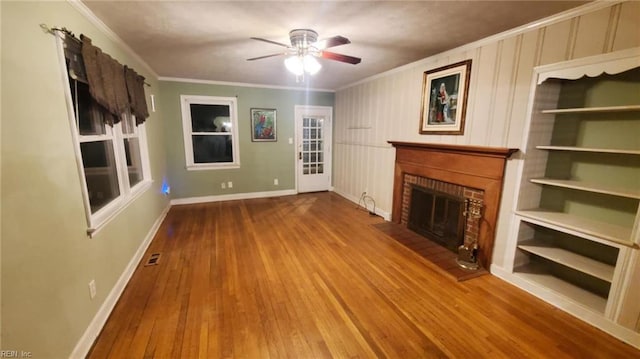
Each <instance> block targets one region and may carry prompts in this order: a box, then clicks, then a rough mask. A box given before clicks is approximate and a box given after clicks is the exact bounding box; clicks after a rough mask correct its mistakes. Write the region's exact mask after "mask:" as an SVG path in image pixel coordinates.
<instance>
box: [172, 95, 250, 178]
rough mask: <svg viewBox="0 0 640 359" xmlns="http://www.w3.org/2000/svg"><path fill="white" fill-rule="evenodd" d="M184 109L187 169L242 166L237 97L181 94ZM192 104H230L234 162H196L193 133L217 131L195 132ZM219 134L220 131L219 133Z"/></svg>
mask: <svg viewBox="0 0 640 359" xmlns="http://www.w3.org/2000/svg"><path fill="white" fill-rule="evenodd" d="M180 104H181V109H182V133H183V135H184V154H185V162H186V167H187V170H189V171H194V170H195V171H197V170H218V169H230V168H240V146H239V142H240V137H239V136H238V104H237V99H236V98H235V97H219V96H195V95H180ZM191 105H225V106H229V118H230V120H231V132H225V133H224V135H227V136H228V135H230V136H231V144H232V152H233V153H232V156H233V160H232V162H215V163H195V161H194V156H193V141H192V136H193V135H214V134H216V133H215V132H193V129H192V126H191ZM218 134H219V133H218Z"/></svg>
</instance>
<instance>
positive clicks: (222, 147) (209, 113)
mask: <svg viewBox="0 0 640 359" xmlns="http://www.w3.org/2000/svg"><path fill="white" fill-rule="evenodd" d="M180 102H181V103H182V128H183V133H184V150H185V157H186V163H187V169H189V170H202V169H222V168H239V167H240V154H239V152H238V116H237V103H236V98H235V97H211V96H186V95H182V96H180Z"/></svg>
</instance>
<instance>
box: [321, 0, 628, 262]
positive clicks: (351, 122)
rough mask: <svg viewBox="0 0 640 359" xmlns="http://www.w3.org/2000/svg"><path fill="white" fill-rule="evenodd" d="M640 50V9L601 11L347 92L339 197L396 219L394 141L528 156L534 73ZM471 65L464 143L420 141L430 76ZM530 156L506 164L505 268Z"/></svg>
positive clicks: (500, 242) (340, 117)
mask: <svg viewBox="0 0 640 359" xmlns="http://www.w3.org/2000/svg"><path fill="white" fill-rule="evenodd" d="M637 46H640V2H637V1H630V2H622V3H614V4H611V3H595V4H589V5H586V6H584V7H582V8H580V10H579V11H578V12H577V13H576V12H574V13H572V15H571V16H567V15H562V14H561V15H559V16H558V17H556V18H550V19H546V20H544V21H541V22H539V25H535V26H530V27H526V28H525V27H523V28H519V29H515V30H514V31H511V32H507V33H504V34H501V35H497V36H493V37H491V38H488V39H485V40H480V41H478V42H476V43H473V44H469V45H466V46H463V47H461V48H458V49H454V50H451V51H448V52H446V53H443V54H440V55H436V56H433V57H430V58H427V59H424V60H421V61H419V62H416V63H414V64H411V65H408V66H404V67H402V68H398V69H395V70H392V71H389V72H388V73H385V74H381V75H379V76H376V77H374V78H371V79H369V80H365V81H363V82H361V83H358V84H354V85H352V86H349V87H347V88H344V89H341V90H339V91H337V92H336V102H335V103H336V105H335V112H336V114H335V116H336V117H335V128H334V130H335V135H334V139H335V146H334V161H335V171H334V188H335V190H336V192H338V193H340V194H342V195H344V196H346V197H348V198H351V199H352V200H355V201H357V200H358V198H359V197H360V195H361V194H362V192H363V191H365V190H366V191H367V192H368V194H369V195H371V196H372V197H373V198H374V199H375V201H376V204H377V206H378V207H379V208H380V209H381V213H390V212H391V206H392V188H393V170H394V159H395V150H394V149H393V148H392V147H391V146H390V145H389V144H388V143H387V141H388V140H394V141H407V142H424V143H446V144H456V145H475V146H491V147H514V148H521V147H523V136H524V125H525V119H526V116H527V114H526V112H527V106H528V101H529V94H530V89H531V79H532V74H533V68H534V67H535V66H538V65H544V64H549V63H554V62H559V61H565V60H570V59H574V58H579V57H585V56H591V55H597V54H601V53H605V52H610V51H615V50H621V49H625V48H630V47H637ZM466 59H472V61H473V62H472V66H471V80H470V88H469V97H468V103H467V115H466V126H465V132H464V135H462V136H444V135H420V134H419V133H418V128H419V124H420V106H421V101H422V74H423V72H424V71H427V70H430V69H434V68H437V67H440V66H445V65H448V64H452V63H455V62H458V61H462V60H466ZM521 156H523V154H522V153H520V154H517V155H515V156H514V159H512V160H510V161H509V162H508V164H507V169H506V178H505V183H504V193H503V197H502V203H501V210H500V216H499V218H498V227H497V228H496V243H495V249H494V256H493V258H494V264H495V265H497V266H502V260H503V255H504V247H505V243H506V241H507V240H508V238H507V233H508V221H509V218H510V213H511V211H512V209H513V208H512V207H513V201H514V189H515V184H516V178H515V177H516V172H517V171H516V168H517V164H518V161H519V158H520V157H521Z"/></svg>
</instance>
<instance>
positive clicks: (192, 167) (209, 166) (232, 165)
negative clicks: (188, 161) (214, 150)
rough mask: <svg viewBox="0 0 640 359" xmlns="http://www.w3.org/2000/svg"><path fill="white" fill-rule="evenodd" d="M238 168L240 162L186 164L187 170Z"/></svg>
mask: <svg viewBox="0 0 640 359" xmlns="http://www.w3.org/2000/svg"><path fill="white" fill-rule="evenodd" d="M235 168H240V163H229V164H215V165H214V164H207V165H187V171H208V170H228V169H235Z"/></svg>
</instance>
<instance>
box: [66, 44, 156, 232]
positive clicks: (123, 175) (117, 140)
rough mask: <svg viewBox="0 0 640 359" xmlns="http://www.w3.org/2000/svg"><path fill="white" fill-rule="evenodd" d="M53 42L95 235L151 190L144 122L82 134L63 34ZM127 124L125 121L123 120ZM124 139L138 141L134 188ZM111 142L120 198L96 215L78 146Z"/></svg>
mask: <svg viewBox="0 0 640 359" xmlns="http://www.w3.org/2000/svg"><path fill="white" fill-rule="evenodd" d="M56 35H57V36H56V38H57V39H56V43H57V47H58V57H59V63H60V67H61V74H62V80H63V84H64V85H63V89H64V95H65V100H66V104H67V113H68V117H69V124H70V127H71V137H72V139H73V143H74V146H73V147H74V151H75V155H76V164H77V167H78V174H79V176H80V182H81V183H80V185H81V187H82V188H81V189H82V198H83V202H84V208H85V216H86V219H87V226H88V228H87V234H88V235H89V236H94V235H95V234H97V232H98V230H100V229H101V228H103V227H104V225H105V224H106V223H108V222H109V220H111V219H112V218H114V217H115V216H116V215H117V214H119V213H120V212H121V211H122V210H124V209H125V208H126V207H127V205H128V204H129V203H131V202H133V200H135V199H136V198H137V197H139V196H140V195H141V194H142V193H144V192H145V191H146V190H147V189H149V188H150V187H151V184H152V183H153V180H152V178H151V166H150V164H149V150H148V145H147V134H146V129H145V125H144V123H142V124H140V125H137V126H135V117H134V116H133V115H131V118H130V119H128V120H129V121H132V122H133V124H134V126H133V132H132V133H124V132H123V130H122V122H119V123H117V124H114V125H113V127H111V126H109V125H106V126H105V128H106V133H105V134H103V135H81V134H80V130H79V128H78V125H77V121H76V110H75V108H74V103H73V98H72V96H71V88H70V84H69V73H68V70H67V65H66V60H65V56H64V35H63V34H60V33H59V32H56ZM123 121H126V120H123ZM125 138H137V139H138V146H139V152H140V160H141V171H142V180H141V181H140V182H138V183H137V184H135V185H134V186H133V187H132V186H130V184H129V171H128V167H127V160H126V152H125V147H124V146H125V144H124V139H125ZM104 140H111V141H112V145H113V146H112V147H113V155H114V159H115V167H116V173H117V176H118V181H117V182H118V183H117V186H118V189H119V193H120V194H119V195H118V196H117V197H115V198H114V199H113V200H111V202H109V203H107V204H106V205H104V206H103V207H102V208H100V209H99V210H97V211H96V212H94V213H92V212H91V204H90V202H89V190H88V187H87V179H86V174H85V168H84V165H83V163H82V152H81V149H80V144H81V143H85V142H95V141H104Z"/></svg>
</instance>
